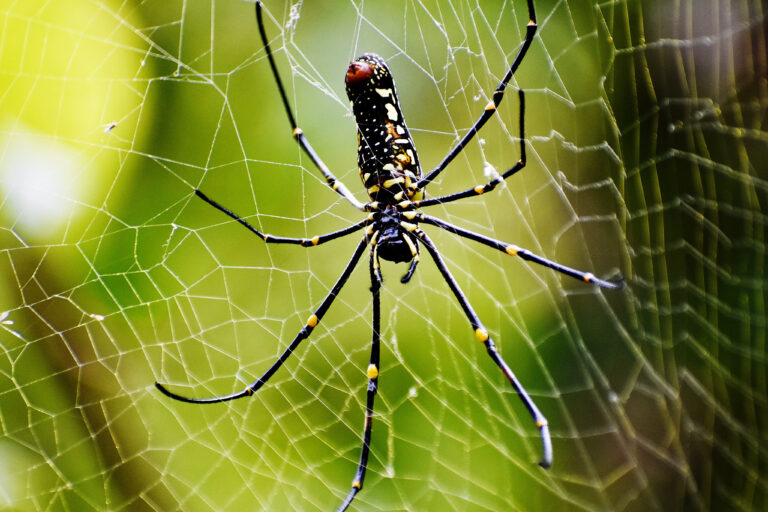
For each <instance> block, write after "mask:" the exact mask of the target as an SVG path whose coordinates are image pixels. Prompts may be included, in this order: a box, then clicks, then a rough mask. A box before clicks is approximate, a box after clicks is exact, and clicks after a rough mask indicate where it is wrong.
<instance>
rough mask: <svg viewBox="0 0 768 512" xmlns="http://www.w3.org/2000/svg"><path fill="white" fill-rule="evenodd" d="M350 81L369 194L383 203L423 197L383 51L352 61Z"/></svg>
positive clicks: (359, 159)
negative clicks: (379, 54) (417, 184)
mask: <svg viewBox="0 0 768 512" xmlns="http://www.w3.org/2000/svg"><path fill="white" fill-rule="evenodd" d="M345 82H346V88H347V96H348V97H349V100H350V102H351V103H352V111H353V113H354V115H355V121H356V123H357V143H358V144H357V164H358V167H359V169H360V177H361V178H362V180H363V185H364V186H365V189H366V191H367V192H368V196H369V197H370V198H371V200H372V201H378V202H380V203H384V204H396V203H399V202H400V201H402V200H404V199H406V198H407V199H420V198H421V196H422V195H423V194H422V192H421V191H420V190H419V189H418V188H417V187H416V183H417V182H418V181H419V179H420V178H421V167H420V165H419V157H418V155H417V153H416V148H415V146H414V144H413V139H412V138H411V135H410V133H409V132H408V127H407V126H406V125H405V119H404V118H403V113H402V110H401V109H400V102H399V101H398V99H397V91H396V90H395V83H394V80H393V79H392V74H391V73H390V71H389V68H388V67H387V65H386V63H385V62H384V60H383V59H382V58H381V57H379V56H378V55H374V54H370V53H367V54H364V55H361V56H360V57H358V58H357V59H355V60H354V61H352V63H351V64H350V65H349V69H348V70H347V76H346V80H345Z"/></svg>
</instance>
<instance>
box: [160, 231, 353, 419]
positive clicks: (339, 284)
mask: <svg viewBox="0 0 768 512" xmlns="http://www.w3.org/2000/svg"><path fill="white" fill-rule="evenodd" d="M366 245H368V243H367V239H366V238H365V237H364V238H363V239H362V240H361V241H360V243H359V244H358V245H357V249H355V252H354V254H352V258H351V259H350V260H349V263H347V267H346V268H345V269H344V272H342V273H341V276H339V279H338V280H337V281H336V284H335V285H333V288H332V289H331V291H330V292H329V293H328V295H326V297H325V299H324V300H323V302H322V304H320V307H318V308H317V309H316V310H315V312H314V314H312V316H310V317H309V319H308V320H307V323H306V325H304V327H302V328H301V330H300V331H299V333H298V334H297V335H296V337H295V338H294V339H293V341H292V342H291V344H290V345H289V346H288V348H286V349H285V351H284V352H283V353H282V354H280V357H278V358H277V360H276V361H275V362H274V363H272V366H270V367H269V369H268V370H267V371H266V372H264V374H263V375H262V376H261V377H259V378H258V379H257V380H255V381H254V382H253V383H252V384H250V385H249V386H248V387H246V388H245V389H244V390H242V391H238V392H236V393H232V394H230V395H223V396H215V397H211V398H188V397H185V396H181V395H177V394H176V393H173V392H171V391H169V390H168V389H167V388H166V387H165V386H164V385H163V384H160V383H159V382H155V387H156V388H157V389H159V390H160V391H161V392H162V393H163V394H164V395H166V396H168V397H170V398H173V399H174V400H178V401H180V402H187V403H191V404H213V403H217V402H227V401H229V400H234V399H236V398H242V397H244V396H250V395H252V394H254V393H255V392H256V391H258V389H259V388H260V387H261V386H263V385H264V384H266V383H267V381H268V380H269V379H270V378H271V377H272V375H273V374H274V373H275V372H276V371H277V370H278V369H279V368H280V367H281V366H282V365H283V363H284V362H285V360H286V359H288V357H290V355H291V354H292V353H293V351H294V350H296V347H298V346H299V344H300V343H301V342H302V341H303V340H305V339H307V338H309V335H310V334H311V333H312V329H314V328H315V326H316V325H317V324H318V323H319V322H320V320H322V318H323V315H325V313H326V312H327V311H328V308H330V307H331V304H333V301H334V300H335V299H336V296H337V295H338V294H339V292H340V291H341V289H342V288H343V287H344V285H345V284H346V282H347V280H348V279H349V276H350V274H352V271H353V270H354V269H355V266H356V265H357V262H358V261H359V260H360V256H361V255H362V254H363V251H364V250H365V246H366Z"/></svg>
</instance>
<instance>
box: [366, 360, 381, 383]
mask: <svg viewBox="0 0 768 512" xmlns="http://www.w3.org/2000/svg"><path fill="white" fill-rule="evenodd" d="M367 374H368V378H369V379H371V380H373V379H375V378H376V377H378V376H379V369H378V368H376V365H375V364H370V365H368V372H367Z"/></svg>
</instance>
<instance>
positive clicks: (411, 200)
mask: <svg viewBox="0 0 768 512" xmlns="http://www.w3.org/2000/svg"><path fill="white" fill-rule="evenodd" d="M527 4H528V16H529V22H528V25H527V27H526V34H525V39H524V41H523V42H522V44H521V46H520V49H519V50H518V52H517V55H516V57H515V59H514V61H513V62H512V65H511V66H510V68H509V70H508V71H507V73H506V75H504V78H503V79H502V80H501V83H500V84H499V86H498V87H497V88H496V90H495V91H494V92H493V98H492V101H491V102H490V103H488V105H487V106H486V107H485V109H484V110H483V113H482V114H481V115H480V118H479V119H478V120H477V121H476V122H475V124H474V125H473V126H472V128H470V130H469V131H468V132H467V133H466V135H464V137H463V138H462V139H461V140H460V141H459V143H458V144H457V145H456V146H455V147H454V148H453V149H451V150H450V151H449V152H448V154H447V155H446V156H445V157H444V158H443V160H442V161H441V162H440V163H439V164H438V165H437V167H435V168H434V169H432V170H431V171H430V172H429V173H427V174H426V176H422V173H421V167H420V165H419V158H418V155H417V154H416V148H415V146H414V144H413V139H412V138H411V135H410V133H409V132H408V128H407V127H406V125H405V120H404V119H403V113H402V111H401V109H400V103H399V101H398V98H397V93H396V91H395V83H394V81H393V78H392V74H391V73H390V71H389V68H388V67H387V65H386V63H385V62H384V60H382V59H381V57H379V56H377V55H374V54H370V53H367V54H363V55H361V56H360V57H358V58H357V59H355V60H354V61H352V63H351V64H350V65H349V68H348V69H347V74H346V80H345V82H346V90H347V96H348V97H349V100H350V102H351V104H352V111H353V113H354V115H355V121H356V123H357V137H358V153H357V161H358V166H359V168H360V176H361V178H362V181H363V184H364V185H365V188H366V191H367V193H368V197H369V198H370V201H369V202H367V203H361V202H360V201H358V200H357V199H355V197H354V196H353V195H352V194H351V193H350V192H349V189H347V187H346V186H345V185H344V184H343V183H342V182H341V181H339V180H337V179H336V177H335V176H334V175H333V174H332V173H331V171H330V170H329V169H328V167H327V166H326V165H325V163H323V161H322V160H321V159H320V157H319V156H318V154H317V153H316V152H315V150H314V149H313V148H312V146H311V145H310V144H309V141H308V140H307V138H306V136H305V135H304V132H302V131H301V129H299V127H298V126H297V125H296V120H295V118H294V116H293V113H292V110H291V107H290V104H289V103H288V98H287V96H286V93H285V88H284V87H283V83H282V80H281V78H280V74H279V73H278V71H277V66H276V65H275V60H274V58H273V56H272V51H271V49H270V47H269V42H268V40H267V35H266V32H265V30H264V21H263V19H262V12H261V2H260V1H257V2H256V19H257V23H258V27H259V33H260V35H261V40H262V42H263V44H264V49H265V51H266V55H267V58H268V60H269V65H270V67H271V69H272V74H273V75H274V79H275V82H276V84H277V88H278V90H279V92H280V97H281V98H282V102H283V106H284V107H285V112H286V115H287V116H288V120H289V122H290V123H291V128H292V130H293V137H294V138H295V139H296V141H297V142H298V144H299V145H300V146H301V148H302V149H303V150H304V152H306V154H307V155H308V156H309V158H310V159H311V160H312V162H313V163H314V164H315V166H316V167H317V168H318V170H319V171H320V172H321V173H322V174H323V176H324V177H325V179H326V181H327V182H328V186H329V187H331V188H332V189H333V190H335V191H336V192H337V193H338V194H340V195H341V196H342V197H343V198H344V199H346V200H347V201H349V203H350V204H352V205H353V206H354V207H355V208H357V209H358V210H360V211H362V212H366V213H368V215H367V216H366V218H365V219H363V220H362V221H360V222H358V223H356V224H353V225H351V226H349V227H347V228H344V229H340V230H338V231H334V232H332V233H327V234H324V235H319V236H315V237H314V238H286V237H280V236H273V235H269V234H265V233H262V232H261V231H259V230H258V229H256V228H255V227H253V226H252V225H251V224H249V223H248V222H247V221H246V220H245V219H243V218H242V217H240V216H239V215H237V214H236V213H234V212H232V211H230V210H229V209H227V208H226V207H224V206H222V205H221V204H219V203H217V202H216V201H214V200H213V199H211V198H209V197H208V196H206V195H205V194H204V193H203V192H201V191H200V190H195V194H196V195H197V196H198V197H199V198H201V199H202V200H203V201H205V202H206V203H208V204H210V205H211V206H213V207H214V208H216V209H217V210H219V211H221V212H223V213H225V214H226V215H228V216H229V217H231V218H233V219H234V220H236V221H237V222H239V223H240V224H242V225H243V226H245V227H246V228H248V230H250V231H251V232H252V233H254V234H256V235H257V236H259V237H260V238H261V239H262V240H264V242H267V243H275V244H296V245H301V246H303V247H314V246H316V245H320V244H323V243H326V242H330V241H331V240H335V239H337V238H340V237H343V236H346V235H349V234H352V233H355V232H357V231H360V230H363V231H364V234H363V236H362V238H361V240H360V242H359V243H358V245H357V248H356V249H355V252H354V253H353V254H352V257H351V258H350V260H349V262H348V263H347V266H346V268H345V269H344V271H343V272H342V274H341V276H340V277H339V278H338V280H337V281H336V284H335V285H334V286H333V288H332V289H331V291H330V292H329V293H328V295H327V296H326V297H325V299H324V300H323V302H322V303H321V304H320V306H319V307H318V308H317V309H316V310H315V312H314V313H313V314H312V315H311V316H310V317H309V319H308V320H307V322H306V325H304V327H302V328H301V330H300V331H299V333H298V334H297V335H296V337H295V338H294V339H293V341H292V342H291V344H290V345H289V346H288V348H286V349H285V351H284V352H283V353H282V354H281V355H280V357H278V358H277V360H276V361H275V362H274V363H273V364H272V366H270V367H269V369H268V370H267V371H266V372H264V374H263V375H262V376H261V377H259V378H258V379H257V380H256V381H254V382H253V383H252V384H250V385H249V386H248V387H246V388H245V389H243V390H242V391H238V392H236V393H232V394H229V395H223V396H216V397H211V398H189V397H185V396H182V395H178V394H176V393H174V392H172V391H169V390H168V389H167V388H166V387H165V386H164V385H162V384H160V383H155V385H156V386H157V389H159V390H160V391H161V392H163V393H164V394H165V395H167V396H169V397H171V398H173V399H175V400H179V401H182V402H188V403H193V404H211V403H217V402H226V401H228V400H234V399H236V398H242V397H245V396H250V395H252V394H254V393H255V392H256V391H258V390H259V389H260V388H261V387H262V386H263V385H264V384H266V383H267V382H268V381H269V379H270V378H271V377H272V375H274V374H275V372H276V371H277V370H278V369H279V368H280V367H281V366H282V364H283V363H284V362H285V361H286V359H288V357H289V356H290V355H291V354H292V353H293V351H294V350H296V348H297V347H298V346H299V344H300V343H301V342H302V341H303V340H305V339H307V338H309V336H310V334H311V333H312V330H313V329H314V328H315V327H316V326H317V324H318V323H319V322H320V321H321V320H322V318H323V315H325V313H326V312H327V311H328V308H330V307H331V304H332V303H333V301H334V300H335V299H336V297H337V296H338V294H339V292H340V291H341V289H342V288H343V287H344V285H345V283H346V282H347V279H348V278H349V276H350V274H351V273H352V271H353V270H354V268H355V267H356V266H357V263H358V262H359V260H360V258H361V257H362V255H363V253H364V252H365V250H366V248H368V251H369V264H368V266H369V272H370V278H371V295H372V300H373V322H372V323H373V336H372V339H371V356H370V363H369V364H368V369H367V372H366V373H367V376H368V389H367V397H366V410H365V426H364V430H363V443H362V448H361V453H360V462H359V463H358V467H357V472H356V474H355V476H354V479H353V480H352V487H351V489H350V490H349V492H348V494H347V496H346V497H345V499H344V501H343V502H342V503H341V505H340V506H339V508H338V510H339V511H343V510H346V509H347V507H349V505H350V503H352V500H354V498H355V496H356V495H357V493H358V492H360V490H361V489H362V487H363V480H364V479H365V472H366V468H367V465H368V455H369V452H370V441H371V430H372V425H373V407H374V399H375V397H376V392H377V390H378V378H379V343H380V337H379V336H380V328H379V326H380V319H381V314H380V305H379V292H380V288H381V283H382V275H381V269H380V266H379V259H380V258H382V259H385V260H388V261H392V262H396V263H399V262H403V263H406V262H409V263H410V265H409V267H408V271H407V272H406V274H405V275H404V276H403V277H402V278H401V279H400V281H401V282H402V283H407V282H408V281H409V280H410V279H411V277H412V276H413V273H414V272H415V270H416V267H417V265H418V263H419V254H420V252H419V249H420V247H422V246H423V247H424V248H425V249H426V250H427V252H428V253H429V255H430V256H431V257H432V260H433V261H434V262H435V265H436V266H437V268H438V270H439V271H440V274H441V275H442V277H443V279H444V280H445V282H446V284H447V285H448V287H449V288H450V289H451V292H453V295H454V296H455V297H456V300H457V301H458V303H459V305H460V306H461V309H462V310H463V311H464V314H465V315H466V317H467V320H469V324H470V325H471V326H472V329H473V330H474V332H475V337H476V338H477V340H478V341H479V342H481V343H483V345H484V346H485V348H486V350H487V352H488V355H489V356H490V358H491V359H492V360H493V362H494V363H496V365H497V366H498V367H499V368H500V369H501V371H502V372H503V373H504V376H505V377H506V378H507V379H508V380H509V382H510V383H511V384H512V387H513V388H514V389H515V391H516V392H517V393H518V395H519V396H520V399H521V400H522V401H523V404H524V405H525V407H526V409H528V412H529V413H530V415H531V417H532V418H533V420H534V422H535V424H536V427H537V428H538V429H539V433H540V436H541V442H542V458H541V461H540V462H539V464H540V465H541V466H542V467H544V468H548V467H550V466H551V465H552V442H551V439H550V436H549V426H548V424H547V419H546V418H545V417H544V415H543V414H542V413H541V411H540V410H539V408H538V407H537V406H536V404H535V403H534V402H533V400H532V399H531V397H530V396H529V395H528V392H527V391H526V390H525V388H524V387H523V385H522V384H521V383H520V381H519V380H518V379H517V377H516V376H515V374H514V372H513V371H512V369H511V368H510V367H509V365H508V364H507V363H506V362H505V361H504V359H503V358H502V357H501V354H499V351H498V350H497V348H496V345H495V344H494V343H493V341H492V340H491V338H490V336H489V334H488V330H487V329H486V328H485V327H484V326H483V324H482V322H481V321H480V319H479V318H478V316H477V314H476V313H475V311H474V309H472V306H471V305H470V304H469V301H468V300H467V298H466V297H465V296H464V293H463V292H462V291H461V289H460V288H459V285H458V284H457V283H456V280H455V279H454V278H453V276H452V275H451V273H450V271H449V270H448V268H447V267H446V265H445V263H444V261H443V259H442V257H441V256H440V253H439V252H438V250H437V248H436V247H435V245H434V244H433V243H432V240H431V239H430V238H429V236H427V234H426V233H425V232H424V231H422V230H421V228H420V227H419V223H424V224H430V225H433V226H437V227H439V228H441V229H444V230H446V231H448V232H450V233H453V234H455V235H458V236H461V237H464V238H468V239H470V240H474V241H475V242H479V243H481V244H484V245H487V246H488V247H491V248H493V249H496V250H499V251H502V252H504V253H506V254H508V255H510V256H519V257H520V258H522V259H524V260H527V261H530V262H533V263H536V264H539V265H543V266H545V267H549V268H551V269H553V270H555V271H557V272H560V273H561V274H565V275H567V276H571V277H574V278H576V279H579V280H581V281H584V282H586V283H591V284H595V285H597V286H601V287H603V288H611V289H616V288H620V287H621V286H622V281H621V280H618V281H615V282H614V281H606V280H602V279H598V278H596V277H595V276H594V275H593V274H591V273H589V272H583V271H580V270H576V269H573V268H570V267H566V266H565V265H561V264H559V263H556V262H554V261H550V260H548V259H546V258H543V257H541V256H537V255H536V254H533V253H531V252H530V251H528V250H526V249H523V248H521V247H518V246H516V245H513V244H509V243H505V242H501V241H499V240H494V239H492V238H489V237H487V236H484V235H480V234H478V233H473V232H472V231H468V230H466V229H462V228H460V227H457V226H454V225H452V224H449V223H447V222H444V221H442V220H440V219H437V218H435V217H431V216H429V215H426V214H423V213H421V211H420V209H421V208H424V207H427V206H433V205H437V204H445V203H449V202H452V201H457V200H459V199H463V198H466V197H474V196H478V195H480V194H484V193H486V192H490V191H491V190H493V189H494V188H496V186H497V185H499V184H500V183H501V182H502V181H503V180H506V179H507V178H509V177H510V176H512V175H513V174H515V173H517V172H518V171H520V170H521V169H523V167H525V162H526V160H525V137H524V124H525V123H524V120H525V95H524V93H523V91H522V90H520V91H519V93H518V94H519V97H520V160H519V161H518V162H517V163H515V164H514V165H513V166H512V167H511V168H510V169H508V170H507V171H505V172H504V173H502V174H501V175H499V176H497V177H496V178H494V179H492V180H490V181H489V182H487V183H485V184H484V185H478V186H476V187H473V188H470V189H467V190H463V191H461V192H456V193H453V194H448V195H444V196H440V197H434V198H430V199H425V196H424V189H425V187H426V186H427V185H428V184H429V183H430V182H431V181H432V180H434V179H435V178H436V177H437V176H438V175H439V174H440V173H441V172H442V171H443V169H445V168H446V166H447V165H448V164H449V163H450V162H451V161H452V160H453V159H454V158H456V156H457V155H458V154H459V153H461V151H462V150H463V149H464V148H465V147H466V145H467V144H468V143H469V141H470V140H472V138H473V137H474V136H475V134H477V132H478V131H479V130H480V129H481V128H482V127H483V125H485V123H486V122H487V121H488V119H489V118H490V117H491V116H493V114H494V113H495V112H496V108H497V107H498V105H499V103H501V100H502V98H503V97H504V91H505V89H506V87H507V85H508V83H509V81H510V80H511V79H512V75H513V74H514V73H515V71H516V70H517V68H518V66H520V63H521V62H522V61H523V58H524V57H525V55H526V53H527V51H528V48H529V47H530V45H531V42H532V41H533V37H534V34H535V33H536V28H537V25H536V13H535V10H534V5H533V0H527Z"/></svg>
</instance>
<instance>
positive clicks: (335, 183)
mask: <svg viewBox="0 0 768 512" xmlns="http://www.w3.org/2000/svg"><path fill="white" fill-rule="evenodd" d="M256 21H257V22H258V25H259V34H261V41H262V42H263V43H264V50H266V52H267V59H268V60H269V66H270V67H271V68H272V75H274V77H275V82H276V83H277V88H278V90H279V91H280V98H281V99H282V100H283V106H284V107H285V113H286V114H288V121H289V122H290V123H291V130H292V132H293V138H294V139H296V141H297V142H298V143H299V146H301V149H303V150H304V152H305V153H306V154H307V156H308V157H309V158H310V160H312V162H313V163H314V164H315V167H317V169H318V170H319V171H320V172H321V173H322V174H323V177H325V181H327V182H328V186H329V187H331V188H332V189H333V190H335V191H336V192H337V193H338V194H339V195H340V196H342V197H343V198H344V199H346V200H347V201H349V202H350V204H352V206H354V207H355V208H357V209H358V210H360V211H362V210H363V209H364V205H363V203H361V202H360V201H358V200H357V199H355V196H353V195H352V193H351V192H350V191H349V189H348V188H347V187H346V186H345V185H344V183H342V182H341V181H339V180H337V179H336V176H334V175H333V173H332V172H331V171H330V169H328V166H327V165H325V162H323V161H322V160H321V159H320V157H319V156H318V154H317V153H316V152H315V150H314V149H313V148H312V146H311V145H310V144H309V141H308V140H307V138H306V137H305V136H304V132H303V131H301V129H300V128H299V126H298V125H297V124H296V118H295V117H294V116H293V111H292V110H291V105H290V103H289V102H288V96H287V95H286V93H285V88H284V87H283V81H282V80H281V79H280V73H278V72H277V65H276V64H275V59H274V57H273V56H272V50H271V49H270V47H269V41H268V40H267V32H266V31H265V30H264V20H263V17H262V14H261V2H260V1H257V2H256Z"/></svg>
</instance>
